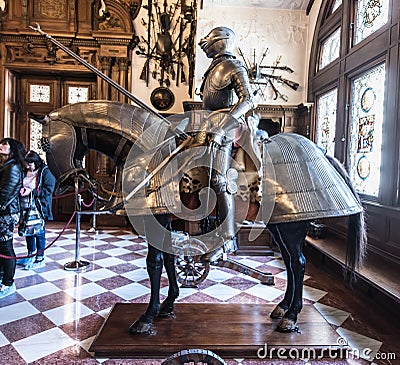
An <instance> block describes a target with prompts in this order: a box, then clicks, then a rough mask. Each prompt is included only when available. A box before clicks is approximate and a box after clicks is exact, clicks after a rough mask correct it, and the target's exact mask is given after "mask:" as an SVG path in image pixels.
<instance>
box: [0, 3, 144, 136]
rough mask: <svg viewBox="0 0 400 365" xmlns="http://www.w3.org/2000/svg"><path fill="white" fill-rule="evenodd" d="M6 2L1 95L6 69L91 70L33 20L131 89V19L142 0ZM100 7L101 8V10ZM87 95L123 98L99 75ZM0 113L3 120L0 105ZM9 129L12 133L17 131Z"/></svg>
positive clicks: (0, 39) (0, 38) (0, 16)
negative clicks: (95, 83) (50, 37)
mask: <svg viewBox="0 0 400 365" xmlns="http://www.w3.org/2000/svg"><path fill="white" fill-rule="evenodd" d="M5 4H6V6H5V9H3V11H0V26H1V29H0V54H1V64H0V74H1V79H0V80H1V84H0V97H1V98H2V100H4V98H7V96H8V95H6V90H5V85H6V81H7V76H6V75H7V72H11V73H13V74H17V75H18V74H41V75H60V74H68V75H75V76H79V75H81V76H82V75H88V74H89V73H90V71H88V70H87V69H86V68H85V67H84V66H82V65H80V64H78V63H77V61H75V60H74V59H73V58H72V57H71V56H69V55H67V54H65V52H63V51H62V50H59V49H56V48H55V47H54V45H53V44H52V43H51V42H50V41H48V40H46V39H45V37H44V36H41V35H40V34H38V33H37V32H35V31H34V30H32V29H31V28H30V27H29V26H30V25H32V26H36V24H37V23H39V24H40V25H41V26H42V29H43V31H45V32H46V33H48V34H49V35H51V36H52V37H53V38H55V39H57V40H58V41H59V42H61V43H63V44H64V45H65V46H67V47H69V48H71V49H72V50H73V51H74V52H75V53H77V54H79V55H80V57H82V58H83V59H84V60H85V61H86V62H88V63H90V64H91V65H93V66H95V67H96V68H98V69H100V70H101V71H103V72H104V73H106V74H107V76H109V77H111V78H112V79H113V80H114V81H116V82H117V83H119V84H121V86H122V87H124V88H126V89H127V90H129V89H130V83H131V77H130V75H131V50H132V49H133V48H134V47H135V46H136V45H137V42H138V38H137V36H136V34H135V29H134V25H133V20H134V18H135V17H136V16H137V13H138V11H139V9H140V6H141V0H105V1H103V0H101V1H98V0H95V1H89V0H57V1H54V0H31V1H26V0H12V1H11V0H5ZM102 6H105V11H106V12H105V13H102V10H101V7H102ZM99 13H101V14H103V16H100V15H99ZM91 77H93V75H91ZM91 98H96V99H108V100H120V101H125V102H126V101H127V100H125V97H123V96H122V95H119V94H118V93H117V92H116V91H115V90H111V87H110V86H109V85H108V84H106V82H104V81H103V80H101V79H98V80H97V89H96V90H94V91H93V95H91ZM17 102H18V101H17ZM16 109H17V112H18V108H16ZM25 112H26V111H25ZM0 116H1V120H2V121H3V122H4V120H3V118H4V109H3V105H0ZM26 118H27V116H26V114H24V115H17V119H18V120H19V122H24V121H26ZM0 133H1V134H2V133H3V131H0ZM11 133H12V134H13V135H17V134H18V130H12V131H11Z"/></svg>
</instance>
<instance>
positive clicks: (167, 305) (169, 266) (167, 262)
mask: <svg viewBox="0 0 400 365" xmlns="http://www.w3.org/2000/svg"><path fill="white" fill-rule="evenodd" d="M164 267H165V271H166V272H167V275H168V283H169V287H168V296H167V297H166V298H165V299H164V301H163V302H162V303H161V307H160V313H159V316H160V317H173V316H174V303H175V299H176V298H178V296H179V286H178V281H177V278H176V272H175V256H174V255H173V254H171V253H167V252H164Z"/></svg>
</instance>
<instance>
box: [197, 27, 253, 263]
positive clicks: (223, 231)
mask: <svg viewBox="0 0 400 365" xmlns="http://www.w3.org/2000/svg"><path fill="white" fill-rule="evenodd" d="M234 40H235V34H234V33H233V31H232V30H231V29H229V28H226V27H217V28H214V29H213V30H212V31H211V32H210V33H209V34H208V35H207V36H206V37H204V38H202V39H201V40H200V43H199V45H200V47H201V48H202V49H203V51H204V52H205V53H206V55H207V57H208V58H212V59H213V61H212V62H211V65H210V67H209V68H208V69H207V71H206V72H205V74H204V77H203V83H202V86H201V89H200V93H201V98H202V102H203V109H205V110H208V111H215V112H219V113H212V114H211V116H210V118H211V119H214V121H212V122H211V125H212V127H211V131H208V132H211V134H208V138H210V139H211V140H209V141H208V143H209V144H210V145H211V151H212V153H213V155H214V156H213V159H212V166H211V184H212V188H213V190H214V191H215V192H216V194H217V212H218V218H219V221H220V226H219V232H220V235H221V237H222V239H223V242H224V244H223V246H222V247H221V248H219V249H217V250H215V251H213V252H211V253H210V254H208V257H207V259H208V260H210V261H215V260H216V259H218V258H219V257H220V256H221V254H222V252H230V251H233V250H235V249H236V243H235V238H234V236H235V229H234V214H235V209H234V197H233V195H232V194H234V193H235V192H236V191H234V189H232V184H230V181H229V180H230V178H229V175H231V176H232V174H233V175H235V172H233V171H232V169H230V168H229V167H230V166H229V165H230V155H231V150H232V142H233V139H234V137H235V129H236V128H237V127H239V126H240V124H243V123H245V118H244V116H245V114H246V113H247V112H248V111H249V110H252V109H254V108H255V105H254V101H253V95H252V92H251V88H250V83H249V80H248V74H247V70H246V68H245V67H244V66H243V64H242V62H241V61H239V60H237V59H236V58H235V56H234V55H233V54H232V49H233V45H234ZM222 113H223V114H222ZM205 138H206V133H203V132H202V131H200V133H199V135H198V137H197V139H198V142H199V143H202V142H204V141H202V139H203V140H205ZM236 174H237V173H236ZM233 185H234V184H233Z"/></svg>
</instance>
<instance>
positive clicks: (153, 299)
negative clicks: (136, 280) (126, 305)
mask: <svg viewBox="0 0 400 365" xmlns="http://www.w3.org/2000/svg"><path fill="white" fill-rule="evenodd" d="M146 267H147V273H148V274H149V279H150V289H151V294H150V302H149V304H148V306H147V309H146V312H145V313H144V314H142V315H141V316H140V317H139V318H138V319H137V320H136V321H135V322H134V323H133V324H132V325H131V326H130V328H129V332H130V333H131V334H133V335H134V334H151V333H152V330H153V319H154V317H155V316H157V315H158V313H159V311H160V284H161V273H162V269H163V253H162V251H160V250H159V249H157V248H155V247H153V246H152V245H150V244H149V245H148V253H147V258H146Z"/></svg>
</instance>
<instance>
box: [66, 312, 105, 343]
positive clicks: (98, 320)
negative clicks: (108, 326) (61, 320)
mask: <svg viewBox="0 0 400 365" xmlns="http://www.w3.org/2000/svg"><path fill="white" fill-rule="evenodd" d="M103 323H104V318H103V317H102V316H100V315H98V314H97V313H93V314H90V315H88V316H85V317H83V318H80V319H79V320H77V321H73V322H69V323H66V324H63V325H61V326H59V327H60V328H61V329H62V330H63V331H64V332H65V333H66V334H67V335H68V336H69V337H71V338H72V339H74V340H77V341H82V340H85V339H87V338H89V337H92V336H95V335H97V333H98V332H99V330H100V327H101V326H102V324H103Z"/></svg>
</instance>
